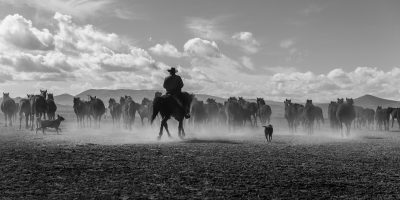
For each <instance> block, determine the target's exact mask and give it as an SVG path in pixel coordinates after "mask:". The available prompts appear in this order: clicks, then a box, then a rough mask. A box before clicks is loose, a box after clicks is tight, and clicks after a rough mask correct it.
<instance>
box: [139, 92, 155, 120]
mask: <svg viewBox="0 0 400 200" xmlns="http://www.w3.org/2000/svg"><path fill="white" fill-rule="evenodd" d="M152 105H153V102H152V101H151V100H149V99H148V98H143V100H142V104H140V105H139V108H138V113H139V116H140V120H141V121H142V125H144V123H143V119H144V118H147V119H148V121H149V122H150V118H151V111H152V109H153V108H152Z"/></svg>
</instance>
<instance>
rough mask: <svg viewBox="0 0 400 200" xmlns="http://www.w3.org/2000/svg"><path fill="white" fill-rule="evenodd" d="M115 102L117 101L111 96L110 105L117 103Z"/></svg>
mask: <svg viewBox="0 0 400 200" xmlns="http://www.w3.org/2000/svg"><path fill="white" fill-rule="evenodd" d="M115 103H116V101H115V99H114V98H110V100H108V104H110V105H112V104H115Z"/></svg>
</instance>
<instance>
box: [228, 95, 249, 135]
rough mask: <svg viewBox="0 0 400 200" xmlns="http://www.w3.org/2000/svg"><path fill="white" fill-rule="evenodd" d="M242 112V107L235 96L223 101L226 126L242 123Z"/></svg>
mask: <svg viewBox="0 0 400 200" xmlns="http://www.w3.org/2000/svg"><path fill="white" fill-rule="evenodd" d="M243 114H244V113H243V108H242V106H240V104H239V102H238V100H237V99H236V97H229V99H228V101H226V102H225V115H226V122H227V125H228V127H229V128H232V127H235V126H237V125H243V121H244V116H243Z"/></svg>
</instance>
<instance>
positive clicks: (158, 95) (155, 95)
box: [154, 91, 162, 97]
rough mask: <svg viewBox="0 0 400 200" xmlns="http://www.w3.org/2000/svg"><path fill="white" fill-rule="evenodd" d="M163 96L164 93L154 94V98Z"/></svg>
mask: <svg viewBox="0 0 400 200" xmlns="http://www.w3.org/2000/svg"><path fill="white" fill-rule="evenodd" d="M161 95H162V93H161V92H158V91H157V92H156V93H154V97H161Z"/></svg>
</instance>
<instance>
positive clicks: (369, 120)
mask: <svg viewBox="0 0 400 200" xmlns="http://www.w3.org/2000/svg"><path fill="white" fill-rule="evenodd" d="M363 116H364V118H365V121H366V126H367V128H368V129H371V127H372V128H373V127H374V120H375V111H374V110H373V109H371V108H365V109H364V111H363ZM397 119H398V120H399V118H397ZM399 124H400V123H399Z"/></svg>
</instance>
